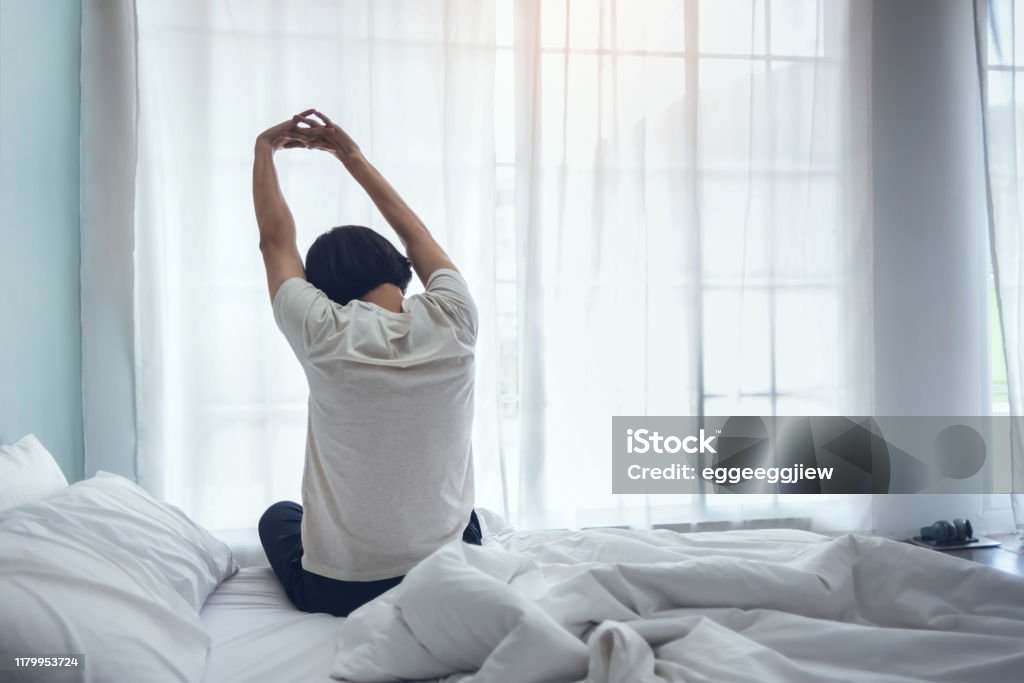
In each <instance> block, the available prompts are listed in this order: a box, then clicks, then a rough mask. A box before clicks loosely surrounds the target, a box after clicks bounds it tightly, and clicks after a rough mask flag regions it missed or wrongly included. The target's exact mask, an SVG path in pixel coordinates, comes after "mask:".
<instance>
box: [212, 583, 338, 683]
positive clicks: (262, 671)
mask: <svg viewBox="0 0 1024 683" xmlns="http://www.w3.org/2000/svg"><path fill="white" fill-rule="evenodd" d="M200 618H201V619H202V622H203V625H204V626H205V627H206V629H207V631H208V632H209V634H210V638H211V640H212V645H211V646H210V652H209V655H208V657H207V663H206V671H205V673H204V680H205V681H207V682H208V683H243V682H245V683H253V682H255V681H275V682H276V683H291V682H293V681H294V682H295V683H299V682H300V681H301V682H302V683H328V682H330V681H333V680H334V679H332V678H331V676H330V672H331V663H332V662H333V661H334V654H335V649H336V647H337V642H338V635H339V632H340V629H341V624H342V623H344V621H345V620H344V619H341V618H338V617H332V616H330V615H329V614H307V613H305V612H300V611H299V610H297V609H295V607H293V606H292V604H291V602H289V601H288V598H287V596H285V594H284V591H283V590H282V589H281V584H280V583H278V581H277V577H275V576H274V573H273V572H272V571H271V570H270V568H269V567H251V568H246V569H241V570H239V572H238V573H237V574H235V575H234V576H232V577H231V578H229V579H228V580H226V581H225V582H224V583H222V584H221V585H220V586H219V587H218V588H217V590H216V591H214V593H213V594H212V595H210V597H209V599H208V600H207V601H206V604H205V605H204V606H203V610H202V612H201V613H200Z"/></svg>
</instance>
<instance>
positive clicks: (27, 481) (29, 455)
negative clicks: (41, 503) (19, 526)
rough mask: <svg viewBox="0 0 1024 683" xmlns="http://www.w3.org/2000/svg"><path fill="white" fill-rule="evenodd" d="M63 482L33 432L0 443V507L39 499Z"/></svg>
mask: <svg viewBox="0 0 1024 683" xmlns="http://www.w3.org/2000/svg"><path fill="white" fill-rule="evenodd" d="M67 485H68V480H67V479H65V478H64V473H63V472H61V471H60V467H59V466H58V465H57V462H56V461H55V460H54V459H53V456H52V455H50V453H49V451H47V450H46V449H45V448H43V444H41V443H39V439H37V438H36V437H35V436H34V435H32V434H29V435H28V436H26V437H25V438H23V439H22V440H21V441H18V442H17V443H12V444H8V445H6V446H0V510H6V509H7V508H11V507H14V506H15V505H21V504H22V503H29V502H31V501H34V500H39V499H40V498H43V497H45V496H48V495H50V494H51V493H53V492H54V491H59V490H60V489H63V488H66V487H67Z"/></svg>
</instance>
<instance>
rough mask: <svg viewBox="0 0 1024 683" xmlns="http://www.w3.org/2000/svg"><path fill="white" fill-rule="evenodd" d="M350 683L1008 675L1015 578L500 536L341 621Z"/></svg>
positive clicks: (764, 535) (1022, 669)
mask: <svg viewBox="0 0 1024 683" xmlns="http://www.w3.org/2000/svg"><path fill="white" fill-rule="evenodd" d="M341 633H342V635H341V638H340V640H339V644H338V653H337V656H336V658H335V661H334V666H333V669H332V672H331V673H332V676H334V677H335V678H338V679H341V680H345V681H352V682H356V683H363V682H371V681H372V682H376V681H394V680H409V679H414V680H419V679H436V678H441V679H445V680H447V681H460V682H461V683H469V682H472V683H484V682H491V681H495V682H498V681H500V682H502V683H509V682H523V683H530V682H534V681H537V682H539V681H581V680H587V681H594V682H597V683H648V682H654V681H687V682H688V683H694V682H704V681H707V682H709V683H711V682H714V683H721V682H723V681H757V682H758V683H772V682H776V681H777V682H779V683H803V682H805V681H806V682H808V683H810V682H814V683H821V682H822V681H858V682H861V681H864V682H876V681H892V682H895V681H899V682H904V683H905V682H907V681H929V682H935V681H965V682H967V681H970V682H972V683H974V682H977V681H987V682H991V681H995V682H999V681H1006V682H1010V681H1022V680H1024V579H1021V578H1018V577H1015V576H1013V575H1010V574H1007V573H1004V572H1000V571H998V570H995V569H990V568H987V567H983V566H980V565H977V564H972V563H969V562H966V561H963V560H960V559H956V558H952V557H949V556H945V555H943V554H942V553H938V552H935V551H932V550H927V549H923V548H918V547H915V546H911V545H909V544H905V543H898V542H895V541H890V540H886V539H881V538H869V537H859V536H843V537H840V538H837V539H830V538H828V537H825V536H820V535H818V534H812V533H809V532H801V531H792V530H775V531H736V532H721V533H701V534H676V533H673V532H670V531H653V532H651V531H629V530H591V531H582V532H565V531H545V532H531V533H513V532H511V531H499V532H498V533H496V534H492V535H490V536H489V537H488V541H487V543H485V545H484V546H483V547H475V546H470V545H466V544H464V543H461V542H454V543H452V544H450V545H447V546H445V547H443V548H441V549H439V550H438V551H437V552H435V553H434V554H433V555H431V556H430V557H428V558H427V559H426V560H424V561H423V562H422V563H420V564H419V565H418V566H417V567H416V568H415V569H413V570H412V571H411V572H410V573H409V575H408V576H407V577H406V579H405V581H404V582H403V583H402V584H401V585H399V586H398V587H396V588H395V589H393V590H392V591H390V592H389V593H387V594H385V595H384V596H382V597H381V598H379V599H378V600H375V601H374V602H371V603H369V604H368V605H365V606H364V607H363V608H361V609H359V610H357V611H356V612H354V613H353V614H352V615H351V616H350V617H349V618H348V620H347V621H346V622H345V623H344V624H343V626H342V629H341Z"/></svg>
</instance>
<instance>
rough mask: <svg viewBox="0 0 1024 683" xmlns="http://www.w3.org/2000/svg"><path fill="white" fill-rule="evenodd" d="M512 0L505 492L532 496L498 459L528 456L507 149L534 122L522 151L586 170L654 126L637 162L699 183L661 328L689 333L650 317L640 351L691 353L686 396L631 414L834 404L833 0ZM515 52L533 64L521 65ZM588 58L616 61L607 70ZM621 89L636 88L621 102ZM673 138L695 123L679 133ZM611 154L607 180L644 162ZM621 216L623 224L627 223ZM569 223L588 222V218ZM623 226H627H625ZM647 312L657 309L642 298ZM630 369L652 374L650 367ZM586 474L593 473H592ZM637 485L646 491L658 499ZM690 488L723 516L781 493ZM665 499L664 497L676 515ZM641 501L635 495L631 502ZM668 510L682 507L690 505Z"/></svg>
mask: <svg viewBox="0 0 1024 683" xmlns="http://www.w3.org/2000/svg"><path fill="white" fill-rule="evenodd" d="M518 7H519V8H518V10H517V3H516V2H514V1H513V0H503V1H501V2H499V3H498V11H497V13H496V17H495V19H496V36H497V55H496V78H495V102H496V105H497V106H496V107H495V161H496V163H495V174H496V175H495V178H496V186H497V188H498V192H497V195H496V198H497V205H496V215H495V227H496V235H497V242H498V244H499V248H498V249H497V250H496V258H497V264H496V275H497V278H498V279H497V293H498V296H497V299H496V300H497V304H498V307H499V309H498V316H499V318H498V320H499V324H498V331H499V334H500V344H501V346H500V353H501V406H502V423H503V429H502V437H503V447H504V450H505V451H506V452H508V453H513V454H517V456H521V458H520V457H517V458H513V459H512V460H510V461H509V462H510V471H509V481H510V482H512V498H513V499H517V498H518V499H519V500H521V501H522V504H523V505H525V506H529V505H537V504H543V503H542V502H538V501H536V500H533V499H531V496H530V495H529V494H530V492H529V491H525V492H517V490H516V485H517V484H522V482H523V477H521V476H520V475H519V472H518V471H517V469H516V468H517V466H518V465H521V464H523V461H524V460H528V459H529V458H530V453H529V452H523V450H522V448H521V444H520V440H519V439H520V435H521V433H522V431H523V428H522V425H521V424H520V421H519V405H520V403H519V389H520V386H519V382H520V380H521V378H522V371H523V365H522V363H521V362H520V352H521V350H522V348H523V343H524V340H523V338H522V336H521V334H520V333H521V331H522V327H521V324H520V323H521V320H520V314H521V312H520V310H519V306H521V305H522V303H523V299H522V298H521V297H520V296H519V294H520V292H521V291H522V287H523V285H522V283H519V282H517V273H518V270H517V266H519V265H520V260H519V259H521V258H522V257H523V247H522V244H521V242H519V241H518V240H517V231H516V226H517V211H518V212H523V211H530V210H532V208H533V207H532V206H530V205H529V204H525V205H524V203H523V197H527V201H528V202H537V201H539V200H538V199H537V197H536V196H534V195H531V194H529V193H524V192H519V193H517V187H516V184H517V170H518V171H519V172H520V174H522V171H523V169H522V161H521V159H520V162H519V166H518V169H517V151H518V153H519V154H520V156H521V155H522V154H523V151H524V150H529V149H530V138H533V137H534V136H536V138H539V141H540V142H539V145H538V147H539V149H537V150H536V151H535V152H534V153H535V154H539V156H540V161H539V162H538V165H539V166H541V167H543V168H544V169H548V170H554V171H555V172H565V173H567V174H569V175H570V176H571V174H572V173H573V171H574V170H575V169H578V170H579V171H580V172H586V173H592V174H593V173H595V169H594V166H593V165H591V159H590V157H593V156H594V155H597V154H599V152H598V151H596V149H595V148H596V147H597V146H600V145H602V144H611V145H615V144H621V143H620V142H618V140H617V139H616V138H617V136H621V135H622V133H621V130H622V129H623V128H630V127H632V128H633V130H634V131H635V134H636V135H649V136H650V135H655V136H660V137H659V138H658V141H659V143H660V144H661V145H665V146H673V145H674V146H676V147H677V150H676V151H675V152H672V151H670V152H667V153H664V156H663V157H662V158H661V159H656V160H655V161H654V162H653V163H654V164H658V163H663V164H664V166H665V169H664V170H665V172H666V173H667V174H668V173H671V172H672V170H677V171H678V170H681V171H682V172H681V173H678V174H677V175H676V177H677V178H678V179H680V180H681V181H683V182H686V180H685V179H686V178H687V177H689V178H690V179H691V180H692V182H693V185H692V186H691V187H679V188H677V190H676V191H677V192H679V194H680V195H683V194H685V193H686V192H688V191H691V190H693V191H695V192H696V193H697V196H696V197H695V198H694V200H695V201H694V207H693V211H691V212H690V213H689V214H688V215H687V216H686V218H685V219H684V220H683V221H680V222H678V223H677V224H675V225H674V226H671V227H670V229H672V230H676V231H678V232H679V233H680V234H688V235H691V237H690V238H689V239H688V241H687V243H688V244H690V245H692V246H694V247H695V248H696V253H694V254H693V255H692V259H690V260H689V261H688V262H684V263H681V264H677V265H676V268H678V269H683V268H692V269H694V270H696V272H697V273H698V274H699V275H698V278H699V279H698V285H697V288H696V289H697V290H698V295H697V297H696V300H695V301H694V302H693V303H694V308H695V310H694V311H693V313H692V317H691V318H689V319H688V320H687V319H686V316H685V314H684V313H683V312H682V311H677V312H676V313H675V315H677V316H678V317H679V321H680V323H683V324H681V325H680V326H679V327H681V328H682V329H681V330H679V329H677V330H673V331H674V332H677V333H678V332H681V333H682V334H685V335H687V336H688V337H689V340H688V341H687V342H686V343H685V344H680V343H679V342H678V341H677V340H674V339H673V338H672V337H671V336H666V337H663V338H659V336H660V335H658V334H649V344H648V348H647V349H646V351H647V353H648V356H649V359H651V360H653V362H655V363H657V364H661V368H660V371H661V372H671V371H672V370H671V369H670V366H671V365H686V364H692V374H691V375H690V377H689V378H688V380H689V381H687V382H685V383H683V384H681V385H680V387H679V391H680V392H689V393H691V394H692V396H691V397H690V398H686V397H680V398H679V399H678V400H675V401H674V402H668V401H662V402H658V401H652V403H653V404H654V405H648V406H647V407H648V410H649V412H651V413H652V414H653V413H657V412H675V413H681V414H698V413H699V414H704V415H815V414H835V413H841V412H843V411H848V410H850V409H851V407H850V406H851V401H850V400H849V396H848V394H847V390H848V387H847V386H845V382H846V377H847V374H846V373H847V368H846V367H844V366H847V365H848V364H849V363H851V362H852V361H851V356H852V355H853V354H847V353H846V348H845V347H844V344H843V339H842V336H843V335H844V333H848V331H847V330H846V328H845V327H844V324H845V320H844V315H845V314H844V310H843V308H844V306H849V305H851V304H850V300H851V299H852V298H855V297H850V296H849V293H848V292H846V291H845V290H844V287H849V285H850V279H849V278H850V266H849V264H848V261H847V260H846V257H845V256H844V252H845V250H848V249H849V248H850V245H851V240H850V239H849V235H850V230H849V226H848V222H849V216H848V215H847V214H846V213H845V212H846V211H847V210H848V208H849V203H850V198H849V197H848V196H847V195H846V192H847V189H848V185H847V180H848V174H849V169H848V167H847V163H848V161H849V160H848V158H847V157H845V156H844V155H845V154H847V153H848V151H849V150H848V147H847V146H846V145H847V137H846V136H847V135H848V132H847V130H846V128H847V127H848V126H849V125H850V123H849V118H848V117H849V113H848V112H845V111H844V107H843V103H844V102H846V101H848V100H847V98H849V97H850V92H849V87H850V84H849V83H848V82H847V81H846V80H845V77H846V72H845V71H844V69H847V68H848V64H846V63H844V59H845V58H846V57H847V55H846V54H845V48H844V41H845V40H846V39H847V38H848V36H847V35H846V34H845V33H844V31H846V30H848V28H847V27H848V24H847V16H846V12H848V8H847V7H846V6H844V5H842V4H837V3H830V2H822V1H818V0H808V1H802V0H797V1H795V2H788V1H787V2H772V1H771V0H757V1H749V0H739V1H724V2H723V1H722V0H715V1H704V0H657V1H650V2H648V1H642V2H607V1H606V2H601V1H592V0H552V1H545V2H542V3H539V5H538V11H537V14H532V13H530V12H528V11H523V7H522V3H520V4H519V6H518ZM530 21H536V22H538V23H539V26H533V25H529V24H528V23H527V22H530ZM524 23H527V25H524ZM537 36H539V38H536V37H537ZM534 40H537V41H538V42H539V45H537V44H535V43H534V42H533V41H534ZM531 50H535V53H533V54H531V53H530V51H531ZM531 58H532V59H531ZM530 68H533V69H535V70H536V72H535V73H536V77H537V81H538V82H533V81H531V80H530V79H529V78H525V77H524V74H523V73H521V70H523V69H530ZM517 70H519V71H517ZM604 72H611V73H613V74H616V75H618V77H616V76H612V77H611V78H610V79H609V78H607V76H606V75H605V73H604ZM609 83H611V88H609ZM531 87H532V88H533V89H534V92H533V93H531V92H529V91H528V89H529V88H531ZM602 88H606V89H608V90H607V91H605V92H601V89H602ZM535 93H536V94H535ZM631 94H633V95H634V96H636V97H639V98H640V99H641V100H642V102H641V103H635V102H631V101H630V95H631ZM532 97H537V98H538V99H537V101H535V102H534V106H535V107H537V108H539V110H540V113H539V115H538V116H537V118H536V119H535V120H534V121H532V122H531V121H523V120H521V119H520V120H517V119H516V116H515V112H516V111H519V112H520V117H522V112H523V111H524V109H523V108H522V107H519V108H518V109H517V107H516V103H521V102H523V101H525V100H529V99H530V98H532ZM574 101H575V102H579V101H582V102H586V103H593V104H594V106H595V109H600V110H601V111H595V112H594V113H593V115H590V116H588V115H586V113H585V112H583V111H582V108H581V107H576V108H573V109H572V110H571V111H570V112H568V113H567V111H566V110H567V109H569V108H572V106H573V102H574ZM609 102H611V104H610V105H609V104H608V103H609ZM606 107H618V109H617V110H616V111H614V112H613V113H612V115H613V116H614V117H615V120H614V121H612V122H609V121H608V120H607V119H605V118H603V116H607V115H608V112H607V111H604V109H605V108H606ZM689 136H693V138H694V139H691V140H687V139H685V138H687V137H689ZM524 138H526V139H524ZM609 156H610V157H611V158H612V159H614V163H617V164H622V165H628V164H630V163H633V164H636V168H632V169H630V168H625V169H624V168H621V167H620V168H617V169H615V171H617V172H619V174H620V175H618V176H616V177H619V178H621V179H622V180H621V181H622V182H627V183H628V182H631V181H632V180H633V177H635V176H643V175H644V174H645V173H647V174H656V173H658V170H657V169H654V170H652V169H651V168H646V169H645V168H642V165H643V164H644V163H645V162H647V163H651V160H650V159H644V160H638V159H622V158H619V157H615V156H614V155H609ZM673 165H675V166H676V168H674V169H673ZM566 169H568V170H567V171H566ZM597 172H600V169H599V170H598V171H597ZM569 182H570V183H571V180H570V181H569ZM567 184H568V183H567ZM558 219H559V220H561V221H573V220H574V216H573V215H572V214H571V213H569V214H566V213H562V214H560V215H559V216H558ZM619 228H620V229H621V230H624V231H628V230H630V226H629V225H621V226H619ZM578 233H579V234H580V235H581V238H582V239H586V234H587V230H586V226H580V228H579V229H578ZM637 238H638V239H643V235H642V234H640V233H639V232H638V233H637ZM647 258H652V256H650V255H648V256H647ZM653 258H657V256H654V257H653ZM677 272H678V271H677ZM649 277H650V278H651V281H650V282H649V283H648V286H649V287H665V288H675V289H676V290H677V291H678V292H679V297H680V298H682V299H688V298H689V297H690V292H692V291H693V290H694V282H693V281H691V280H688V279H686V278H680V279H673V278H671V277H668V278H664V277H662V278H661V279H659V278H658V277H657V276H654V275H649ZM853 305H856V304H853ZM663 314H664V315H672V313H661V312H657V311H648V312H646V313H645V315H648V316H655V317H656V316H660V315H663ZM691 322H692V324H686V323H691ZM600 334H601V335H602V336H604V337H605V339H606V340H608V344H609V347H610V348H614V347H616V346H618V344H616V342H615V340H614V339H613V338H614V336H615V335H616V334H620V335H628V334H631V332H630V331H628V330H625V329H618V330H616V329H606V330H601V331H600ZM609 338H611V339H609ZM659 345H660V346H661V347H662V348H660V349H658V348H653V347H657V346H659ZM623 346H624V344H623ZM684 346H686V347H688V348H687V350H686V351H683V350H682V349H683V347H684ZM677 351H678V352H677ZM654 359H656V360H654ZM609 362H615V361H614V360H611V359H610V360H609ZM645 371H646V372H649V373H651V374H656V373H657V372H659V369H658V368H650V367H649V368H646V369H645ZM599 476H604V472H603V471H602V472H601V473H600V475H599ZM590 485H591V486H593V487H595V488H606V487H607V483H605V482H604V481H600V480H595V481H594V482H593V483H592V484H590ZM655 498H656V499H657V500H654V499H652V500H651V501H649V502H648V503H646V504H645V505H647V506H650V505H665V504H666V503H667V502H668V500H667V499H666V498H658V497H655ZM794 500H795V499H794ZM693 502H694V501H687V502H686V503H685V505H686V506H690V505H692V504H693ZM697 502H698V504H699V505H700V506H701V507H704V508H717V509H718V512H714V511H713V510H711V511H709V512H708V514H710V515H711V516H712V517H714V516H715V515H723V516H729V517H732V516H735V515H736V513H740V514H745V513H746V512H750V513H751V514H755V515H756V514H766V515H771V514H774V512H773V509H774V506H775V505H776V504H777V503H778V502H779V499H778V498H777V497H776V496H774V495H764V496H750V495H748V496H743V497H741V498H739V499H737V498H734V497H731V496H710V497H701V498H700V500H699V501H697ZM803 502H809V501H803ZM819 502H821V501H819ZM671 508H672V506H671V505H669V506H668V509H666V510H665V511H664V513H663V515H664V516H666V517H669V518H670V517H672V515H673V514H676V513H674V512H672V511H671ZM619 514H624V512H623V510H622V509H621V507H620V508H618V509H615V510H614V511H612V510H604V511H601V510H594V511H592V515H590V516H587V515H583V516H577V517H573V518H570V519H568V520H567V521H565V523H570V524H571V523H576V524H586V523H599V522H601V521H606V520H607V519H608V518H612V517H614V516H615V515H619ZM602 515H603V516H602ZM627 516H628V515H627ZM659 516H660V515H659V514H658V513H654V515H653V517H652V516H651V513H650V511H648V517H647V519H648V520H650V519H655V518H658V517H659ZM686 516H687V517H688V518H692V516H693V515H692V511H688V512H687V513H686ZM632 518H633V519H634V520H636V519H637V517H636V516H633V517H632Z"/></svg>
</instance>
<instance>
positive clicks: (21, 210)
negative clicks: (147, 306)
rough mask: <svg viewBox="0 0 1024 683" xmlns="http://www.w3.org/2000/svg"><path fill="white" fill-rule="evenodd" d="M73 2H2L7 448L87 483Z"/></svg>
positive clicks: (2, 427)
mask: <svg viewBox="0 0 1024 683" xmlns="http://www.w3.org/2000/svg"><path fill="white" fill-rule="evenodd" d="M80 25H81V4H80V3H79V2H78V1H77V0H52V1H48V2H36V1H34V0H0V443H4V442H9V441H13V440H16V439H18V438H19V437H21V436H23V435H24V434H27V433H29V432H32V433H34V434H35V435H36V436H38V437H39V440H40V441H42V442H43V444H44V445H45V446H46V447H47V448H48V449H49V450H50V452H51V453H53V455H54V457H55V458H56V459H57V462H58V463H60V466H61V468H62V469H63V470H64V473H65V475H66V476H67V477H68V479H69V480H76V479H80V478H81V477H82V459H83V447H82V347H81V342H82V335H81V309H80V304H79V291H80V287H79V220H78V148H79V146H78V140H79V53H80V50H79V46H80V30H79V28H80Z"/></svg>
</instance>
